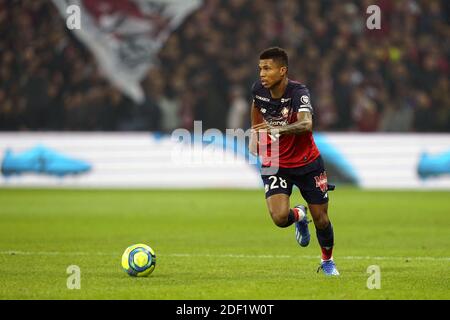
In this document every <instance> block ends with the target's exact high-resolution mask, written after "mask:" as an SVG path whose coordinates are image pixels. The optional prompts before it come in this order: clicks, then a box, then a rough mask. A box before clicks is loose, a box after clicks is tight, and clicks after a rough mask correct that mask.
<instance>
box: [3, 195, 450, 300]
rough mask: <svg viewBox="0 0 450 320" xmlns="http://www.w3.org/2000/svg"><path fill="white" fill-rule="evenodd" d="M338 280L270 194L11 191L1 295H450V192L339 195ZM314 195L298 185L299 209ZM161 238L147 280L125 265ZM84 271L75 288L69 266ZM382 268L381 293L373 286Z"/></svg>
mask: <svg viewBox="0 0 450 320" xmlns="http://www.w3.org/2000/svg"><path fill="white" fill-rule="evenodd" d="M330 198H331V202H330V208H329V214H330V218H331V220H332V222H333V225H334V230H335V242H336V246H335V252H334V258H335V261H336V263H337V266H338V269H339V271H340V272H341V276H340V277H339V278H327V277H325V276H324V275H322V274H317V273H316V269H317V266H318V263H319V252H320V250H319V246H318V243H317V238H316V236H315V231H314V228H313V226H312V224H311V225H310V231H311V234H312V238H311V243H310V245H309V247H307V248H301V247H299V246H298V244H297V243H296V241H295V235H294V234H295V233H294V227H293V226H292V227H289V228H286V229H280V228H277V227H276V226H275V225H274V224H273V223H272V221H271V219H270V217H269V215H268V213H267V210H266V206H265V200H264V194H263V191H262V190H259V191H256V190H255V191H236V190H235V191H233V190H186V191H184V190H174V191H168V190H161V191H155V190H45V189H44V190H23V189H0V299H449V298H450V290H449V289H450V252H449V248H450V197H449V193H448V192H418V191H362V190H359V189H354V188H344V187H338V188H337V190H336V191H334V192H332V193H330ZM299 202H303V200H302V199H301V198H300V195H299V193H298V191H296V192H295V193H293V196H292V197H291V204H292V205H294V204H296V203H299ZM140 242H142V243H146V244H148V245H150V246H151V247H152V248H153V249H154V250H155V251H156V255H157V265H156V269H155V271H154V272H153V274H152V275H151V276H150V277H148V278H132V277H130V276H128V275H127V274H126V273H125V272H124V271H123V270H122V269H121V266H120V258H121V255H122V252H123V251H124V250H125V248H126V247H127V246H129V245H131V244H135V243H140ZM70 265H77V266H79V268H80V270H81V288H80V289H79V290H77V289H74V290H69V289H68V288H67V285H66V283H67V279H68V277H69V276H70V274H68V273H67V267H68V266H70ZM371 265H377V266H379V268H380V272H381V274H380V275H381V278H380V279H381V288H380V289H372V290H370V289H368V288H367V281H368V278H369V277H370V276H371V274H369V273H368V272H367V268H368V267H369V266H371Z"/></svg>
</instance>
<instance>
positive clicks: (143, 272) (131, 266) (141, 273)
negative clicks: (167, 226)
mask: <svg viewBox="0 0 450 320" xmlns="http://www.w3.org/2000/svg"><path fill="white" fill-rule="evenodd" d="M155 266H156V255H155V251H153V249H152V248H150V247H149V246H147V245H146V244H142V243H139V244H134V245H132V246H129V247H128V248H126V249H125V252H124V253H123V255H122V267H123V269H124V270H125V272H126V273H128V274H129V275H130V276H132V277H147V276H149V275H150V274H151V273H152V272H153V270H155Z"/></svg>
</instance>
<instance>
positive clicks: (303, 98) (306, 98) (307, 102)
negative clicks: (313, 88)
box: [300, 96, 309, 104]
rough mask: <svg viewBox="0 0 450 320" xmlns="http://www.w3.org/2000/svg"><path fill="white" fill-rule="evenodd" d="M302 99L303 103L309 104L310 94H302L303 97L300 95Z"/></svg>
mask: <svg viewBox="0 0 450 320" xmlns="http://www.w3.org/2000/svg"><path fill="white" fill-rule="evenodd" d="M300 101H301V102H302V103H303V104H309V97H308V96H301V97H300Z"/></svg>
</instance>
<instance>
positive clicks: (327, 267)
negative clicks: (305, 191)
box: [308, 203, 339, 275]
mask: <svg viewBox="0 0 450 320" xmlns="http://www.w3.org/2000/svg"><path fill="white" fill-rule="evenodd" d="M308 206H309V209H310V211H311V216H312V218H313V221H314V225H315V227H316V235H317V240H318V241H319V245H320V247H321V249H322V259H321V265H320V267H319V269H322V270H323V271H324V273H325V274H326V275H339V272H338V271H337V269H336V265H335V264H334V261H333V246H334V232H333V225H332V224H331V221H330V219H329V218H328V203H324V204H309V205H308Z"/></svg>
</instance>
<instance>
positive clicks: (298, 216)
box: [292, 208, 305, 222]
mask: <svg viewBox="0 0 450 320" xmlns="http://www.w3.org/2000/svg"><path fill="white" fill-rule="evenodd" d="M292 212H294V219H295V220H294V221H296V222H297V221H300V220H302V219H303V217H304V216H305V215H304V213H303V212H300V209H299V208H293V209H292Z"/></svg>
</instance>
